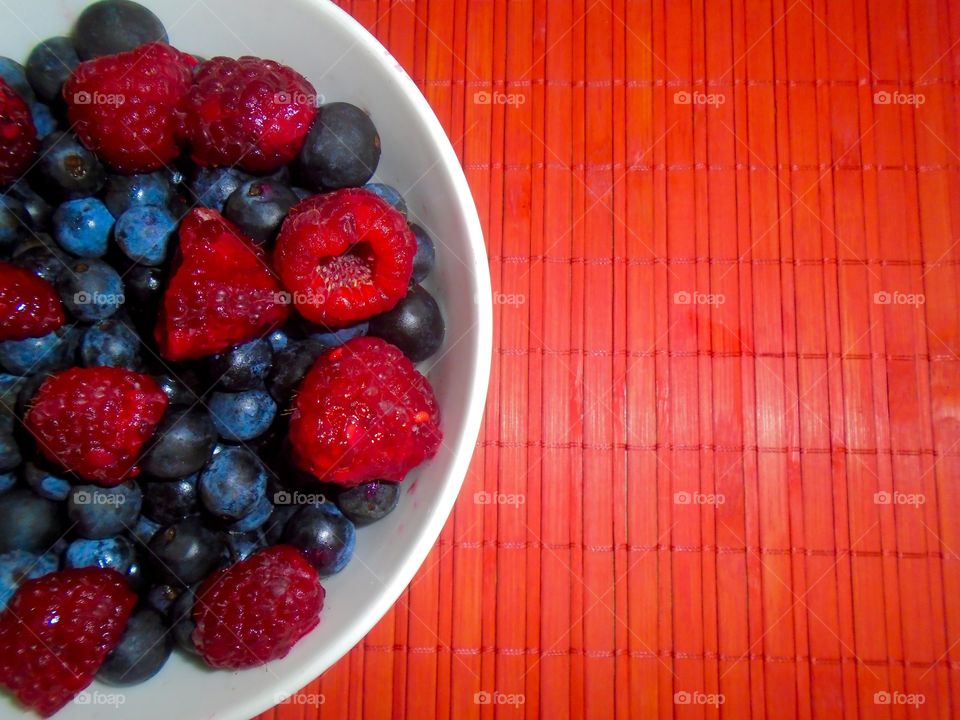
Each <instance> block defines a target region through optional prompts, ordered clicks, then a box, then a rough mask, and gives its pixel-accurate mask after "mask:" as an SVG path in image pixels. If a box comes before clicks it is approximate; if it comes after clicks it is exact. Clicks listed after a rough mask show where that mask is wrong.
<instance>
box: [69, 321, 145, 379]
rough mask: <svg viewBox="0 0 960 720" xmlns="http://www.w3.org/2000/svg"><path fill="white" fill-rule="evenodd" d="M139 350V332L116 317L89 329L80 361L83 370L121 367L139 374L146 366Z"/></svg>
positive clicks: (81, 347) (85, 335)
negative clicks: (86, 368)
mask: <svg viewBox="0 0 960 720" xmlns="http://www.w3.org/2000/svg"><path fill="white" fill-rule="evenodd" d="M139 348H140V338H139V337H138V336H137V333H136V332H134V331H133V330H132V329H130V327H129V326H128V325H127V324H126V323H125V322H124V321H123V320H121V319H119V318H117V317H116V316H114V317H112V318H108V319H107V320H102V321H101V322H99V323H97V324H96V325H91V326H90V327H89V328H87V330H86V332H84V334H83V340H82V341H81V342H80V360H81V362H82V363H83V365H84V367H119V368H127V369H129V370H135V371H136V370H140V369H141V368H142V366H143V362H142V361H141V360H140V356H139V355H138V350H139Z"/></svg>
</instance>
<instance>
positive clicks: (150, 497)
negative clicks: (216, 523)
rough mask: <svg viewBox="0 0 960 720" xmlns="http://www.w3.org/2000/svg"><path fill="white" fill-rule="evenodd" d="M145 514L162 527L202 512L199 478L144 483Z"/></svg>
mask: <svg viewBox="0 0 960 720" xmlns="http://www.w3.org/2000/svg"><path fill="white" fill-rule="evenodd" d="M141 486H142V488H143V514H144V515H146V516H147V517H148V518H150V519H151V520H155V521H156V522H158V523H160V524H161V525H172V524H173V523H175V522H178V521H179V520H183V519H184V518H187V517H190V516H191V515H196V514H197V513H199V512H200V503H199V501H198V499H197V476H196V475H188V476H187V477H185V478H180V479H179V480H152V481H149V482H142V483H141Z"/></svg>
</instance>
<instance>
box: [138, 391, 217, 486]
mask: <svg viewBox="0 0 960 720" xmlns="http://www.w3.org/2000/svg"><path fill="white" fill-rule="evenodd" d="M155 438H156V440H155V442H154V444H153V446H152V447H151V448H150V450H149V452H147V454H146V455H145V456H144V458H143V463H142V464H143V469H144V471H145V472H147V473H149V474H150V475H153V476H154V477H158V478H181V477H186V476H187V475H190V474H192V473H195V472H197V470H199V469H200V468H202V467H203V466H204V465H206V464H207V460H209V459H210V454H211V453H212V452H213V446H214V444H216V441H217V429H216V428H215V427H214V426H213V422H212V421H211V420H210V416H209V415H208V414H207V412H206V411H205V410H203V409H202V408H198V407H195V408H184V407H175V408H172V409H170V410H168V411H167V414H166V415H165V416H164V418H163V421H162V422H161V423H160V426H159V427H158V428H157V432H156V435H155Z"/></svg>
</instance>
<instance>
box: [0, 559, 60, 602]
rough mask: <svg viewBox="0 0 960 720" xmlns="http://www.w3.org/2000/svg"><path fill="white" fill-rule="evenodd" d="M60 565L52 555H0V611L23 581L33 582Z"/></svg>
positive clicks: (55, 569)
mask: <svg viewBox="0 0 960 720" xmlns="http://www.w3.org/2000/svg"><path fill="white" fill-rule="evenodd" d="M59 566H60V563H59V562H57V558H56V556H55V555H53V554H52V553H45V554H43V555H38V554H37V553H30V552H25V551H23V550H12V551H10V552H5V553H3V554H2V555H0V610H3V609H4V608H5V607H6V606H7V603H8V602H9V601H10V598H11V597H13V594H14V593H15V592H16V591H17V588H18V587H20V584H21V583H22V582H23V581H24V580H33V579H35V578H38V577H43V576H44V575H48V574H49V573H52V572H56V571H57V570H58V569H59Z"/></svg>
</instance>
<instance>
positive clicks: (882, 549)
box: [266, 0, 960, 720]
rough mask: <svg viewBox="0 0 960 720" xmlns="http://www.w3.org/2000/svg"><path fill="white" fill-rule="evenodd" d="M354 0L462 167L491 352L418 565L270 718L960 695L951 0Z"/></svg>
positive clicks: (944, 713) (959, 411)
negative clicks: (481, 419) (444, 502)
mask: <svg viewBox="0 0 960 720" xmlns="http://www.w3.org/2000/svg"><path fill="white" fill-rule="evenodd" d="M340 4H341V5H342V6H343V7H345V8H346V9H347V10H348V11H350V12H351V13H352V14H353V15H354V16H355V17H357V18H358V19H359V20H360V21H361V22H362V23H363V24H364V25H365V26H366V27H367V28H369V29H370V31H371V32H373V33H374V34H375V35H376V36H377V37H378V38H379V39H380V40H381V41H382V42H383V43H384V44H385V45H386V46H387V47H388V48H389V49H390V50H391V51H392V52H393V54H394V55H395V56H396V58H397V59H398V60H399V61H400V63H402V64H403V65H404V67H406V68H407V70H408V72H409V73H410V74H411V75H412V77H413V78H414V79H415V80H416V81H417V83H418V84H419V85H420V87H421V88H422V89H423V91H424V93H425V94H426V96H427V98H428V99H429V101H430V102H431V104H432V105H433V107H434V109H435V110H436V112H437V115H438V116H439V117H440V120H441V122H442V123H443V124H444V126H445V128H446V129H447V132H448V134H449V136H450V138H451V140H452V142H453V145H454V147H455V148H456V150H457V152H458V153H459V155H460V158H461V160H462V162H463V165H464V167H465V169H466V174H467V177H468V179H469V181H470V184H471V186H472V188H473V191H474V194H475V197H476V201H477V206H478V208H479V211H480V217H481V219H482V221H483V225H484V230H485V234H486V239H487V247H488V252H489V257H490V268H491V274H492V278H493V288H494V292H495V299H496V305H495V308H494V313H495V319H496V332H495V341H494V358H493V373H492V376H491V382H490V395H489V403H488V407H487V412H486V418H485V425H484V429H483V431H482V433H481V438H480V442H479V443H478V446H477V450H476V454H475V456H474V461H473V464H472V466H471V470H470V474H469V476H468V477H467V480H466V485H465V488H464V491H463V494H462V496H461V498H460V500H459V503H458V505H457V507H456V511H455V513H454V515H453V516H452V517H451V519H450V521H449V522H448V523H447V526H446V528H445V530H444V531H443V534H442V536H441V539H440V542H439V543H438V545H437V546H436V547H435V548H434V550H433V551H432V553H431V554H430V556H429V557H428V559H427V561H426V563H425V564H424V566H423V568H422V569H421V571H420V572H419V574H418V575H417V577H416V579H415V580H414V581H413V583H412V585H411V586H410V588H409V589H408V590H407V591H406V592H405V593H404V594H403V596H402V597H401V599H400V601H399V602H398V603H397V604H396V606H395V607H394V608H393V609H392V610H391V611H390V612H389V613H388V614H387V616H386V617H385V618H384V619H383V621H382V622H380V624H379V625H378V626H377V627H376V629H375V630H373V631H372V632H371V633H370V635H369V636H368V637H367V638H366V639H365V640H364V641H363V642H362V643H361V644H360V645H359V646H358V647H357V648H355V649H354V650H353V651H352V652H351V653H350V655H349V656H347V657H345V658H344V659H343V660H342V661H341V662H340V663H338V664H337V665H336V666H335V667H333V668H331V669H330V670H329V671H328V672H327V673H326V674H325V675H324V676H323V677H322V678H321V679H319V680H317V681H316V682H314V683H312V684H311V685H309V686H308V687H307V688H304V690H303V692H302V693H301V694H299V695H298V696H295V697H294V698H293V699H292V700H290V701H288V702H286V703H284V704H282V705H281V706H280V707H279V708H277V709H276V710H274V711H272V712H271V713H268V714H267V715H266V717H271V716H272V717H276V718H282V719H283V720H293V719H294V718H296V719H300V718H313V717H320V718H351V719H352V718H357V719H359V718H364V719H371V720H372V719H375V718H411V719H417V720H420V719H422V718H445V719H449V720H460V719H462V718H512V717H526V718H536V717H544V718H550V719H551V720H554V719H561V720H562V719H564V718H591V719H592V718H600V719H604V718H617V719H618V720H619V719H621V718H623V719H625V718H654V717H656V718H672V717H680V718H688V717H689V718H710V717H726V718H760V717H769V718H778V719H779V718H839V717H850V718H854V717H862V718H874V717H876V718H907V717H910V718H951V717H952V718H957V717H960V556H958V555H957V552H960V487H958V482H960V394H958V393H960V390H958V387H960V362H958V355H957V352H958V349H960V322H958V312H957V308H958V304H960V300H958V297H957V295H958V280H960V269H958V261H960V244H958V243H960V173H958V168H960V133H958V127H957V119H958V117H960V115H958V109H960V92H958V82H960V4H958V3H957V2H956V1H955V0H911V1H910V2H905V1H902V0H873V1H868V0H829V1H827V0H692V2H688V1H686V0H684V1H680V0H677V1H676V2H673V1H672V0H655V1H654V2H653V3H648V2H641V1H635V0H549V2H548V0H526V1H524V0H509V1H508V0H469V1H468V0H415V1H413V0H409V1H400V0H352V1H351V0H342V1H341V3H340ZM477 493H487V495H485V496H478V495H477ZM493 493H499V494H498V495H496V497H495V500H496V502H491V503H487V504H484V503H482V502H478V499H480V500H482V499H488V500H489V499H491V498H493V497H494V496H493V495H492V494H493ZM321 701H322V704H321Z"/></svg>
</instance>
